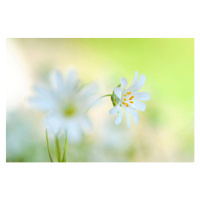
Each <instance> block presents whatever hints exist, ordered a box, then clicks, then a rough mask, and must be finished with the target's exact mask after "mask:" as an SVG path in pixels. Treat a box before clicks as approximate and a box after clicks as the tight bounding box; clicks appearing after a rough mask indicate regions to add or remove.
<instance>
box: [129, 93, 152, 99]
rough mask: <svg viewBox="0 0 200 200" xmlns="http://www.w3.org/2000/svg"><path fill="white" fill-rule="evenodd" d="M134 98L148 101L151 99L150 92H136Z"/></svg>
mask: <svg viewBox="0 0 200 200" xmlns="http://www.w3.org/2000/svg"><path fill="white" fill-rule="evenodd" d="M133 96H134V99H136V100H140V101H148V100H149V99H150V94H149V93H148V92H134V93H133Z"/></svg>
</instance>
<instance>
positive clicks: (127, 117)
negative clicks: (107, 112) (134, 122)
mask: <svg viewBox="0 0 200 200" xmlns="http://www.w3.org/2000/svg"><path fill="white" fill-rule="evenodd" d="M122 107H123V108H124V111H125V114H126V119H127V126H128V128H130V126H131V122H130V117H129V114H128V111H127V107H125V106H124V105H122Z"/></svg>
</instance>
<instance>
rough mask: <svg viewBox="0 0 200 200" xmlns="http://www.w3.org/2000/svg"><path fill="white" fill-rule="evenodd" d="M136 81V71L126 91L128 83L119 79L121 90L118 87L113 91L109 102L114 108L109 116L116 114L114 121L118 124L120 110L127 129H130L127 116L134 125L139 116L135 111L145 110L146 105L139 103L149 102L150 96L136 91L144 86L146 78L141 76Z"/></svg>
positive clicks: (119, 121)
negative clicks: (124, 115) (125, 120)
mask: <svg viewBox="0 0 200 200" xmlns="http://www.w3.org/2000/svg"><path fill="white" fill-rule="evenodd" d="M137 79H138V71H136V72H135V77H134V80H133V82H132V84H131V86H130V87H129V88H128V89H125V88H126V87H127V85H128V81H127V80H126V79H125V78H121V80H120V86H121V88H120V87H119V86H118V87H116V88H115V89H114V92H113V94H112V96H111V100H112V102H113V105H114V106H115V107H114V108H112V109H111V110H110V114H111V115H114V114H117V113H118V116H117V118H116V120H115V124H116V125H118V124H120V123H121V121H122V110H121V108H123V109H124V111H125V114H126V118H127V126H128V127H130V118H129V114H130V115H131V116H132V117H133V119H134V121H135V124H137V123H138V120H139V116H138V113H137V111H136V110H141V111H145V109H146V104H145V103H143V102H140V101H147V100H149V99H150V94H149V93H147V92H138V90H139V89H140V88H142V86H143V85H144V83H145V80H146V77H145V75H144V74H142V75H141V76H140V78H139V80H138V81H137Z"/></svg>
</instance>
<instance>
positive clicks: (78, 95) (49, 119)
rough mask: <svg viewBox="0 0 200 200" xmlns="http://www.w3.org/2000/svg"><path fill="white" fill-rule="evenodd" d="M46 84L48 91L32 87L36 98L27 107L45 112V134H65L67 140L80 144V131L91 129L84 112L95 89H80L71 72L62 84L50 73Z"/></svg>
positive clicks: (43, 88)
mask: <svg viewBox="0 0 200 200" xmlns="http://www.w3.org/2000/svg"><path fill="white" fill-rule="evenodd" d="M50 83H51V86H50V87H47V86H46V87H44V86H43V87H41V86H39V87H38V86H36V87H35V91H36V92H37V93H38V96H36V97H33V98H30V102H31V104H32V105H33V106H35V107H37V108H38V109H40V110H42V111H45V112H47V113H46V117H45V126H46V128H47V130H48V132H50V133H54V134H57V133H59V132H60V131H65V132H66V133H67V135H68V139H69V140H71V141H78V140H80V138H81V134H82V132H83V130H85V129H87V128H89V127H91V123H90V120H89V119H88V117H87V116H86V113H85V111H86V110H87V108H88V107H89V106H90V104H91V103H92V102H93V99H92V95H93V94H94V93H95V92H96V89H97V88H96V85H88V86H84V87H80V84H79V83H80V82H79V80H78V78H77V74H76V72H75V71H71V72H70V73H69V75H68V77H67V79H66V80H64V79H63V77H62V74H61V73H60V72H59V71H54V72H53V73H52V74H51V76H50Z"/></svg>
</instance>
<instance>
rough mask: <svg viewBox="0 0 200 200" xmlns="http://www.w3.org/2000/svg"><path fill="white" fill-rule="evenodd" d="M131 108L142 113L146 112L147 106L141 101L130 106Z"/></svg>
mask: <svg viewBox="0 0 200 200" xmlns="http://www.w3.org/2000/svg"><path fill="white" fill-rule="evenodd" d="M130 106H131V108H134V109H137V110H141V111H145V110H146V107H147V106H146V104H145V103H143V102H140V101H134V103H133V104H131V105H130Z"/></svg>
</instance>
